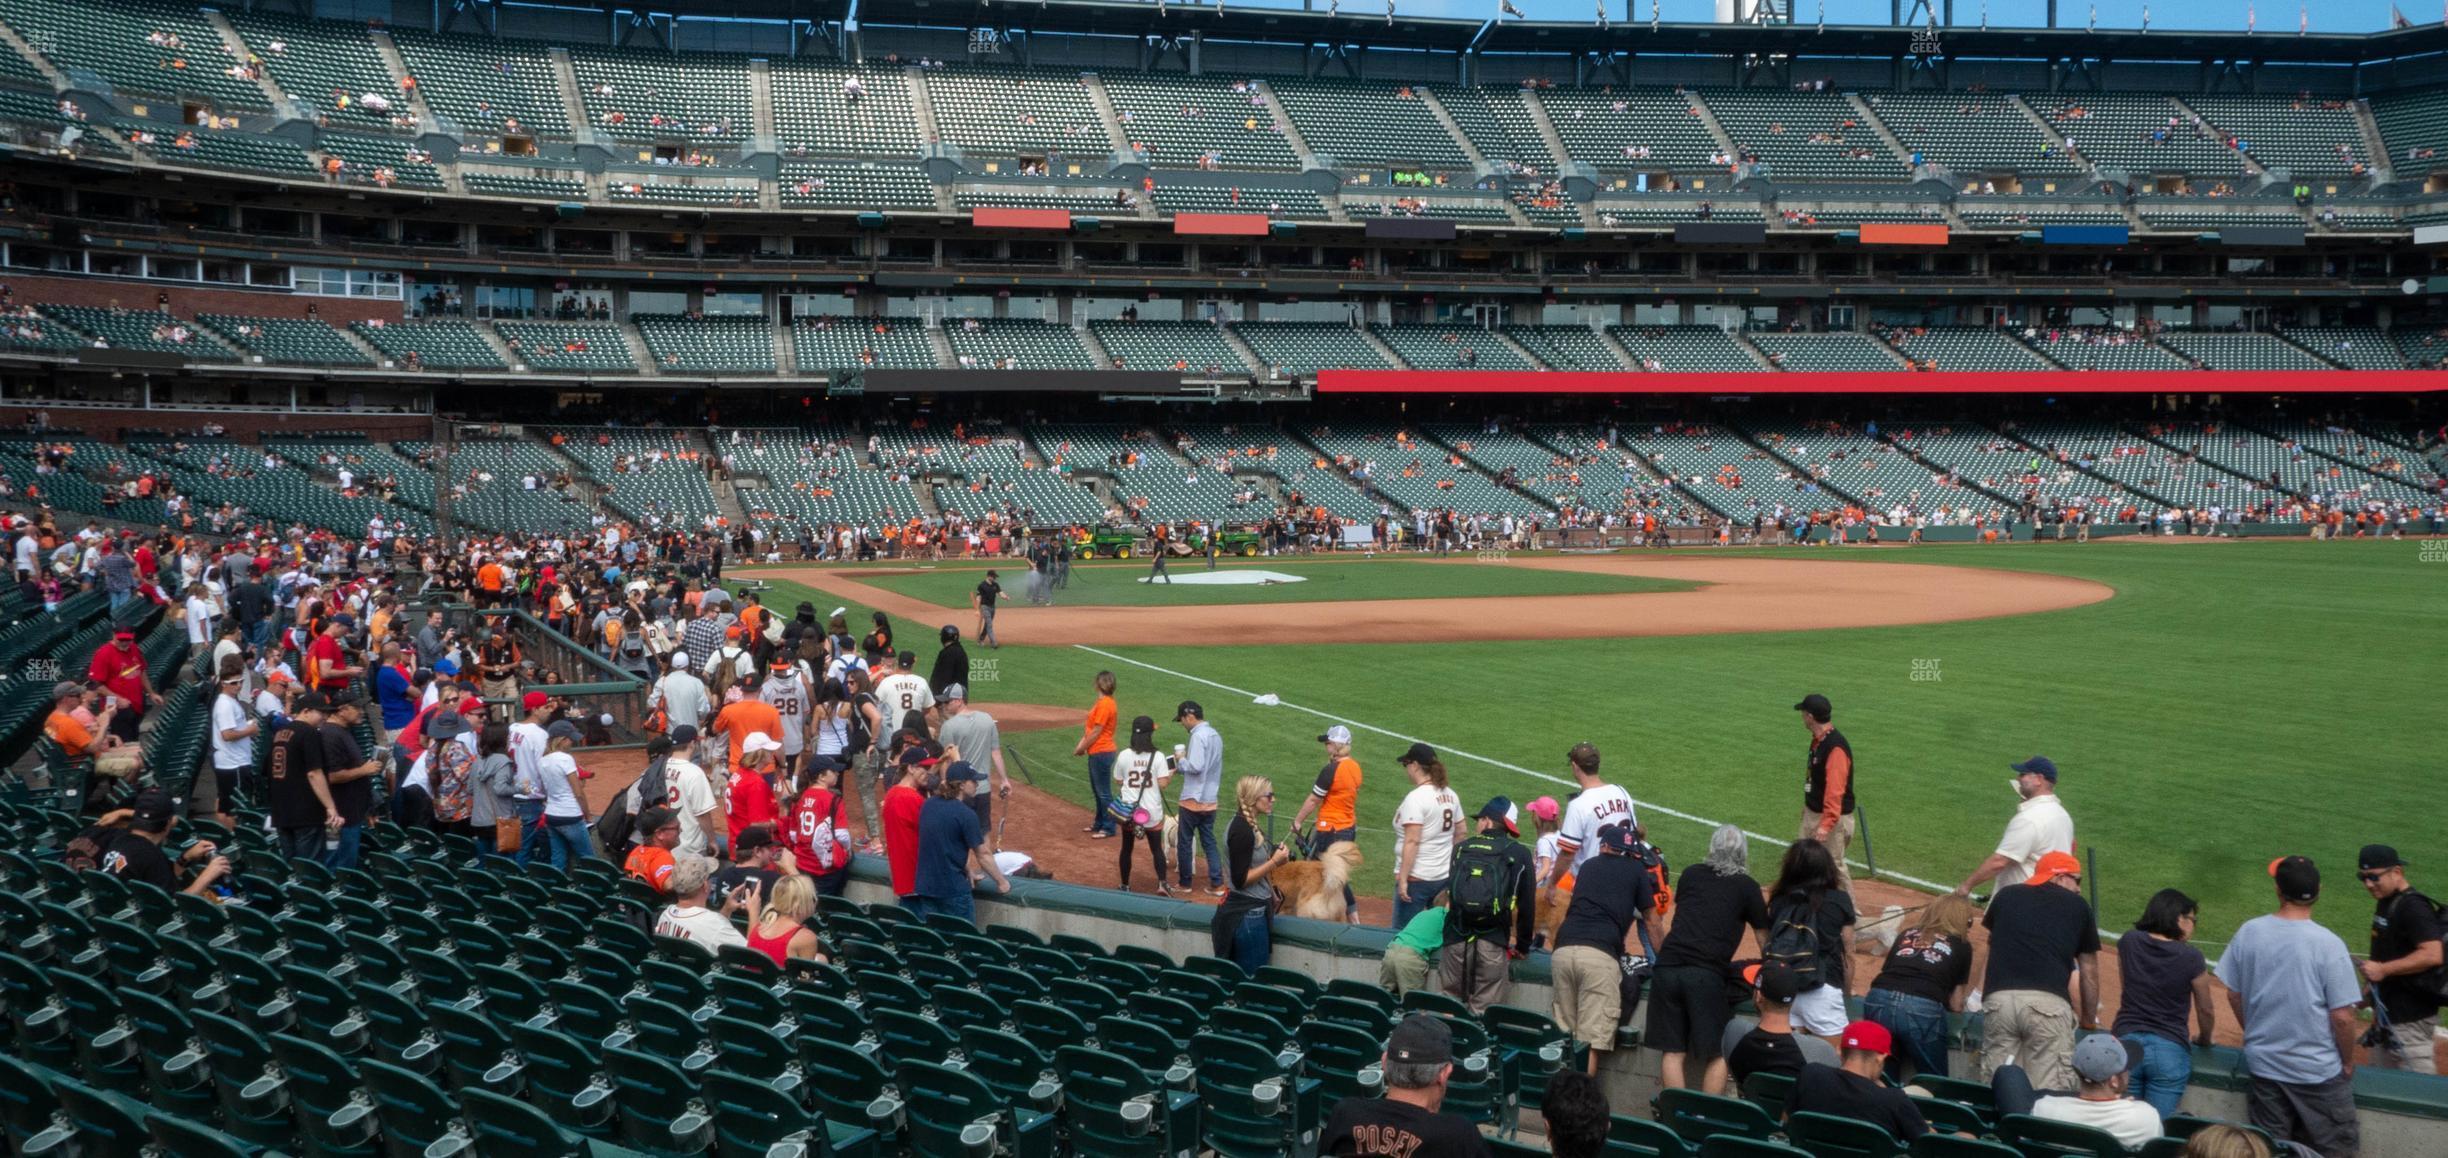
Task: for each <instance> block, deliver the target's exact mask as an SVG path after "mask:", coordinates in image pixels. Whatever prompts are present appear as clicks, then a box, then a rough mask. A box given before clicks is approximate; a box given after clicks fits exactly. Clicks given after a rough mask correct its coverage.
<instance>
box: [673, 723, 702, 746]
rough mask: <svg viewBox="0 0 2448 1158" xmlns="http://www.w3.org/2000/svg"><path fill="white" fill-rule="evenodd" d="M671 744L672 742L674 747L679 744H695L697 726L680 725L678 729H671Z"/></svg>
mask: <svg viewBox="0 0 2448 1158" xmlns="http://www.w3.org/2000/svg"><path fill="white" fill-rule="evenodd" d="M671 742H672V743H673V744H674V745H680V744H694V743H696V742H697V725H695V724H682V725H680V726H678V727H676V728H673V729H672V730H671Z"/></svg>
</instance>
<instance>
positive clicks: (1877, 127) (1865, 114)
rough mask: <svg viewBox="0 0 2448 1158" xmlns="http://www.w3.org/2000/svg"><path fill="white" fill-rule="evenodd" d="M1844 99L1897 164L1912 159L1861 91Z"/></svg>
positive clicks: (1849, 94) (1909, 151)
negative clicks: (1864, 98) (1862, 96)
mask: <svg viewBox="0 0 2448 1158" xmlns="http://www.w3.org/2000/svg"><path fill="white" fill-rule="evenodd" d="M1844 99H1845V103H1846V104H1848V105H1851V106H1853V115H1854V116H1856V117H1858V118H1860V119H1861V123H1863V124H1865V125H1868V126H1869V127H1870V131H1871V132H1872V133H1874V134H1876V135H1877V136H1878V139H1879V141H1880V142H1881V143H1883V144H1885V145H1886V146H1887V151H1888V152H1889V153H1891V154H1894V156H1895V159H1896V163H1897V164H1899V165H1900V164H1904V163H1905V162H1907V161H1910V160H1911V159H1912V150H1911V149H1907V148H1905V147H1904V142H1903V141H1902V140H1900V139H1898V138H1897V137H1896V135H1895V130H1894V129H1891V128H1888V127H1887V122H1886V121H1883V120H1880V119H1879V115H1878V113H1877V112H1875V111H1874V110H1872V109H1871V107H1870V102H1868V101H1865V100H1863V99H1862V98H1861V94H1860V93H1853V92H1848V93H1846V94H1844ZM1933 167H1934V168H1937V169H1939V170H1941V171H1944V170H1945V166H1943V165H1938V166H1933ZM1952 224H1953V225H1954V226H1955V228H1957V229H1961V228H1963V223H1962V222H1960V221H1957V222H1953V223H1952Z"/></svg>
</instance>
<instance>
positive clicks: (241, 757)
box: [212, 693, 255, 769]
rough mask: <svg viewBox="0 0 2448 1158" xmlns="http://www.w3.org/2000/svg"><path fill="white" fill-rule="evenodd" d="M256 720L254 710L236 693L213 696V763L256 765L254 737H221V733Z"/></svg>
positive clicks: (230, 765)
mask: <svg viewBox="0 0 2448 1158" xmlns="http://www.w3.org/2000/svg"><path fill="white" fill-rule="evenodd" d="M254 722H255V714H254V713H252V712H249V711H247V706H246V704H245V703H244V702H242V701H240V700H239V699H238V698H237V697H235V696H231V695H229V694H227V693H224V694H222V695H218V696H215V697H213V709H212V730H213V734H212V749H213V767H215V768H222V769H230V768H251V767H253V766H254V765H255V737H253V736H240V737H239V738H237V739H235V740H225V739H222V738H221V733H223V732H227V731H229V730H231V729H233V728H243V727H246V726H247V725H248V724H251V723H254Z"/></svg>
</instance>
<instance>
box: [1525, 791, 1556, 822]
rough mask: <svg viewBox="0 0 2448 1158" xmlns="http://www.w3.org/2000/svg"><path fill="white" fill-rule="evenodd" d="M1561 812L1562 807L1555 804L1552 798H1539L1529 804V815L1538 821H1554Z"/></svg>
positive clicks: (1554, 799)
mask: <svg viewBox="0 0 2448 1158" xmlns="http://www.w3.org/2000/svg"><path fill="white" fill-rule="evenodd" d="M1563 811H1564V806H1563V805H1561V804H1557V803H1556V798H1555V797H1553V796H1541V797H1539V798H1538V799H1536V800H1533V801H1531V802H1530V815H1532V816H1535V817H1537V818H1539V819H1540V820H1554V819H1555V818H1556V817H1557V816H1558V815H1560V814H1561V813H1562V812H1563Z"/></svg>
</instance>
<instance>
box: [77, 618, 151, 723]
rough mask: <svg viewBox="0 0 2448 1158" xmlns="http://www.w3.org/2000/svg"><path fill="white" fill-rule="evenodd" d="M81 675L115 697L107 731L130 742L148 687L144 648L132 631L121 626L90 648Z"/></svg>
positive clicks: (140, 719) (144, 705)
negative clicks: (91, 652)
mask: <svg viewBox="0 0 2448 1158" xmlns="http://www.w3.org/2000/svg"><path fill="white" fill-rule="evenodd" d="M85 679H86V681H87V682H89V683H97V684H100V685H102V688H103V690H104V691H107V692H109V693H110V694H112V695H114V696H117V697H119V699H120V701H121V703H120V706H119V711H118V713H117V714H115V715H113V716H111V718H110V734H111V735H114V736H117V737H119V738H120V739H122V740H127V741H131V742H133V741H134V740H135V739H136V725H137V724H138V723H140V722H142V721H143V719H144V712H145V708H146V706H147V701H148V699H149V697H148V696H147V695H146V694H145V693H146V692H147V691H149V690H151V689H149V688H147V687H146V686H145V657H144V651H143V650H142V649H140V648H138V647H137V646H136V633H135V632H134V631H132V630H130V629H128V628H124V627H122V628H120V629H119V632H118V634H116V635H113V636H112V637H111V641H110V642H109V643H106V644H103V645H102V646H101V647H99V648H96V649H94V655H93V662H92V663H90V664H87V665H86V667H85Z"/></svg>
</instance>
